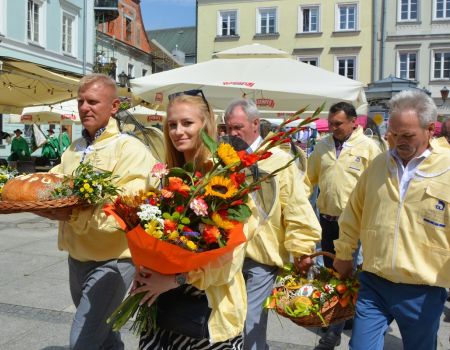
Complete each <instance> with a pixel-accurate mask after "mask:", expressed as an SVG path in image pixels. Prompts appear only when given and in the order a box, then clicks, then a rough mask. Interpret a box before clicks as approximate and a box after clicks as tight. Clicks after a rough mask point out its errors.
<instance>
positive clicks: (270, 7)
mask: <svg viewBox="0 0 450 350" xmlns="http://www.w3.org/2000/svg"><path fill="white" fill-rule="evenodd" d="M372 13H373V1H372V0H354V1H352V0H333V1H330V0H271V1H264V0H253V1H244V0H234V1H233V0H222V1H219V0H198V34H197V61H198V62H202V61H206V60H209V59H211V58H212V55H213V54H214V53H216V52H219V51H222V50H226V49H230V48H233V47H237V46H241V45H247V44H252V43H261V44H265V45H269V46H272V47H274V48H277V49H280V50H283V51H286V52H288V53H290V54H292V55H293V56H294V57H296V58H297V59H299V60H300V61H303V62H306V63H309V64H313V65H316V66H318V67H321V68H323V69H326V70H329V71H332V72H336V73H338V74H341V75H343V76H347V77H349V78H351V79H355V80H358V81H361V82H363V83H366V84H367V83H370V82H371V81H372V80H373V77H374V74H375V72H374V67H373V64H372V56H373V49H374V46H373V39H374V36H373V34H372V33H373V22H372V18H373V15H372Z"/></svg>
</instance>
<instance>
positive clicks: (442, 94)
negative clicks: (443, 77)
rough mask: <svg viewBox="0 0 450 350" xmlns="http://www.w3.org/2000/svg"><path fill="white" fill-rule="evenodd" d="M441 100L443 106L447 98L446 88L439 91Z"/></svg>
mask: <svg viewBox="0 0 450 350" xmlns="http://www.w3.org/2000/svg"><path fill="white" fill-rule="evenodd" d="M440 92H441V98H442V104H445V101H446V100H447V98H448V89H447V86H444V87H443V88H442V89H441V91H440Z"/></svg>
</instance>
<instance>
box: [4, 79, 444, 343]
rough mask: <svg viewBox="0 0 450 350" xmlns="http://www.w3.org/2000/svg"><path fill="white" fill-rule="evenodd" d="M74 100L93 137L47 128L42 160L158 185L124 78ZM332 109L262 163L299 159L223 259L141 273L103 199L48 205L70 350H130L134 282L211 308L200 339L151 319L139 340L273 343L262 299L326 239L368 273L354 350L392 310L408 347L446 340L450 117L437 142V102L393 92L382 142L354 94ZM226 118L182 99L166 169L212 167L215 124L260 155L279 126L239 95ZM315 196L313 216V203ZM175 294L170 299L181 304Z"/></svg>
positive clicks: (89, 84) (153, 293)
mask: <svg viewBox="0 0 450 350" xmlns="http://www.w3.org/2000/svg"><path fill="white" fill-rule="evenodd" d="M195 91H196V92H198V90H195ZM78 101H79V103H78V106H79V114H80V120H81V123H82V125H83V127H84V131H83V135H82V137H81V138H80V139H78V140H75V141H74V143H73V144H72V145H70V141H69V138H68V136H67V133H66V131H65V130H62V133H61V134H60V135H59V137H56V136H55V135H54V130H53V129H50V130H49V135H48V138H47V142H46V143H45V145H44V146H43V151H42V152H43V156H45V157H48V158H49V159H52V158H54V157H62V159H61V164H59V165H58V166H56V167H55V168H53V169H52V170H51V171H52V172H54V173H62V174H70V173H71V172H72V171H73V170H74V168H75V167H76V165H78V164H79V163H80V162H85V161H92V162H93V163H94V166H95V167H97V168H99V169H103V170H109V171H112V172H113V174H114V175H117V178H116V181H117V185H119V186H120V187H121V188H122V190H123V191H124V192H125V193H131V192H132V191H136V190H138V189H144V190H145V189H148V188H149V186H150V185H156V184H154V183H152V182H153V181H154V179H152V178H151V177H150V169H151V168H152V166H153V165H154V163H155V157H154V156H153V155H152V150H151V149H150V148H148V147H147V146H145V145H144V144H143V143H141V142H140V141H139V140H137V139H136V138H133V137H131V136H123V135H121V133H120V130H119V129H118V127H117V123H116V121H115V120H114V118H113V117H114V115H115V114H116V113H117V111H118V109H119V103H120V101H119V99H118V96H117V87H116V84H115V82H113V81H112V80H111V79H109V78H108V77H106V76H104V75H101V74H92V75H88V76H86V77H84V78H82V79H81V81H80V86H79V89H78ZM327 118H328V125H329V134H328V135H326V136H325V135H324V136H322V137H319V135H318V133H317V132H311V133H310V134H309V138H310V139H308V140H307V147H306V150H305V149H302V148H300V147H299V143H298V142H297V140H295V139H293V140H292V142H291V144H287V145H285V146H284V147H279V148H276V149H274V150H273V153H274V154H273V156H272V157H270V158H269V159H267V160H262V161H260V162H259V164H258V167H259V169H260V170H261V171H262V172H271V171H272V170H273V169H275V168H277V167H278V166H279V165H280V164H285V163H286V162H287V161H289V159H292V155H293V154H298V152H300V153H301V155H302V156H303V158H301V157H300V158H299V162H298V163H292V164H291V165H290V166H289V167H287V168H285V169H284V170H282V171H281V172H280V173H278V174H277V175H276V176H275V178H274V179H273V183H272V191H273V192H268V193H270V197H271V198H272V200H273V207H272V208H271V210H270V216H268V217H267V218H265V220H264V221H259V220H258V219H257V218H256V217H252V220H250V221H249V223H247V231H246V233H247V238H248V243H247V244H246V245H242V246H240V247H238V248H236V250H235V251H234V253H233V259H231V260H230V261H229V262H228V263H226V264H223V265H221V266H209V265H207V266H205V267H204V268H202V269H200V270H196V271H190V272H188V273H184V274H178V275H162V274H159V273H157V272H155V271H151V270H148V269H146V268H145V267H137V269H135V267H134V266H133V264H132V261H131V259H130V257H131V256H130V251H129V249H128V247H127V243H126V240H125V238H124V236H123V235H122V234H119V233H118V230H117V229H116V228H115V227H116V225H115V224H114V223H113V222H111V220H113V219H111V218H107V217H106V216H105V214H104V213H103V212H102V208H101V206H99V205H97V206H91V207H80V208H76V209H74V210H73V211H72V210H71V209H70V210H67V211H65V212H64V211H62V212H59V213H58V214H49V213H42V215H43V216H45V217H49V218H51V219H56V220H60V228H59V235H60V236H59V248H60V249H62V250H66V251H67V252H68V254H69V260H68V264H69V279H70V292H71V295H72V298H73V302H74V304H75V306H76V313H75V316H74V321H73V325H72V329H71V333H70V347H71V349H88V348H89V349H104V348H105V349H106V348H108V349H123V342H122V340H121V338H120V333H119V332H115V331H113V330H112V329H111V326H110V325H108V324H107V323H106V319H107V318H108V316H109V315H110V314H111V312H112V311H113V310H114V309H115V308H116V307H117V306H118V305H119V304H120V302H121V301H122V299H123V297H124V296H125V294H126V293H127V290H129V288H130V286H131V284H132V282H133V281H134V282H133V288H132V293H138V292H146V293H147V296H146V298H145V299H144V300H146V301H150V302H152V301H154V300H155V299H156V297H158V296H160V295H161V294H163V293H166V292H169V291H171V292H173V291H178V292H180V293H182V294H183V295H188V296H189V297H190V298H195V300H196V302H199V301H200V302H202V303H203V304H205V305H206V306H205V308H202V310H203V311H200V309H199V311H198V312H204V311H205V310H206V312H208V314H207V315H208V316H207V318H208V327H207V332H206V333H205V334H203V335H202V336H201V337H200V338H194V337H192V336H190V335H187V334H181V333H179V330H178V328H177V327H176V324H175V323H174V324H172V326H169V327H167V326H166V327H165V328H158V327H149V328H148V329H146V330H145V332H143V333H142V334H141V336H140V342H139V346H140V349H167V350H169V349H180V350H181V349H230V350H231V349H246V350H265V349H267V348H268V345H267V339H266V337H267V312H266V311H263V309H262V304H263V302H264V300H265V298H266V297H268V296H269V295H270V292H271V291H272V288H273V284H274V281H275V278H276V276H277V274H278V273H279V271H280V269H281V268H283V266H284V265H285V264H286V263H288V262H290V261H291V260H292V261H293V262H294V264H295V266H296V268H297V269H298V270H299V271H307V269H308V268H309V267H310V265H311V264H312V263H313V261H311V259H310V258H309V255H310V254H312V253H313V252H314V251H315V250H316V249H318V248H320V247H321V249H323V250H325V251H328V252H331V253H335V254H336V259H335V260H334V262H333V261H332V260H329V259H328V258H325V260H324V264H325V266H327V267H330V268H335V269H336V270H337V272H339V273H340V274H341V276H343V277H345V276H349V275H350V274H352V273H353V272H354V271H355V269H357V268H358V269H362V271H363V272H362V273H360V276H361V277H360V278H361V280H360V282H361V289H360V294H359V298H358V301H357V304H356V316H355V319H354V322H353V324H349V325H348V328H353V335H352V337H351V341H350V348H351V349H354V350H367V349H369V350H381V349H382V348H383V344H384V334H385V332H386V329H387V327H388V326H389V324H390V323H391V322H392V321H393V320H395V321H397V323H398V325H399V328H400V331H401V334H402V339H403V344H404V348H405V349H413V348H414V349H415V350H430V349H436V344H437V331H438V327H439V317H440V315H441V313H442V311H443V307H444V302H445V300H446V298H447V291H446V288H450V274H449V272H448V266H449V262H450V260H449V256H450V254H449V252H450V229H449V225H450V222H449V218H450V208H449V206H450V197H449V195H448V194H447V192H448V190H447V187H448V184H449V183H450V167H449V164H450V146H449V145H448V143H447V142H445V140H447V141H448V142H450V120H446V121H444V122H443V123H442V131H441V135H442V136H443V138H439V139H433V133H434V125H435V122H436V119H437V110H436V106H435V105H434V103H433V101H432V100H431V99H430V98H429V97H428V96H427V95H425V94H424V93H422V92H420V91H404V92H401V93H399V94H397V95H395V96H394V97H393V98H392V100H391V103H390V117H389V127H388V131H387V135H386V136H385V137H386V140H385V139H384V138H383V136H382V135H381V134H380V132H379V130H378V127H377V125H376V124H375V123H374V122H373V120H371V119H370V118H368V120H367V125H366V126H365V127H361V126H357V125H356V124H355V122H356V118H357V115H356V111H355V108H354V106H352V105H351V104H349V103H347V102H340V103H337V104H334V105H333V106H331V107H330V109H329V111H328V117H327ZM224 121H225V125H224V128H222V129H218V127H217V125H216V121H215V116H214V113H213V111H212V109H211V106H210V105H209V104H208V102H207V96H206V98H205V96H203V93H202V94H201V95H200V94H198V93H195V94H192V93H189V92H183V93H179V94H177V95H176V96H175V97H173V98H172V99H171V100H170V102H169V105H168V108H167V118H166V119H165V121H164V128H163V131H164V141H165V149H166V163H167V164H168V165H169V167H174V166H175V167H182V166H183V165H185V164H186V163H187V162H190V163H192V164H193V166H194V167H195V169H196V170H203V169H204V167H205V166H206V165H205V164H206V163H207V161H208V159H209V157H211V154H210V153H209V151H208V149H207V148H206V147H205V146H204V145H203V144H202V141H201V137H200V130H202V129H203V130H204V131H205V132H206V134H207V135H209V136H210V137H211V138H216V137H217V134H218V133H219V135H221V134H227V135H231V136H235V137H239V138H240V139H242V140H243V141H245V144H246V147H245V148H246V150H247V152H250V153H251V152H253V151H254V150H255V149H256V148H257V147H258V146H259V145H260V144H261V142H263V140H264V138H265V137H270V135H271V132H273V131H274V128H273V126H272V125H271V124H270V123H268V122H266V121H262V120H261V118H260V114H259V111H258V109H257V107H256V105H255V103H254V102H253V101H251V100H248V99H239V100H235V101H230V105H229V107H228V108H227V110H226V112H225V115H224ZM368 130H370V131H368ZM312 131H314V130H312ZM15 134H16V137H15V138H14V139H12V144H11V156H10V160H24V159H29V158H30V149H29V147H28V144H27V142H26V140H25V139H24V138H23V137H22V136H21V134H22V131H21V130H19V129H17V130H15ZM222 136H223V135H222ZM303 146H304V144H303ZM303 148H305V147H303ZM306 155H308V157H307V156H306ZM302 159H303V160H302ZM317 193H318V196H317V198H316V199H317V200H316V208H317V210H318V211H317V215H316V212H315V211H314V208H313V206H312V205H311V203H310V202H309V200H308V199H309V197H310V196H311V195H312V196H314V194H317ZM266 195H267V193H266ZM255 215H256V214H255ZM261 222H262V224H261ZM176 295H177V294H176V293H175V294H173V296H172V297H171V298H172V299H170V301H172V302H174V303H175V302H176V298H177V297H176ZM156 326H158V324H156ZM344 327H345V323H339V324H335V325H333V326H330V327H329V328H328V329H326V330H325V333H324V335H323V337H322V338H321V339H320V341H319V344H317V346H316V348H315V349H316V350H327V349H334V348H335V347H336V346H338V345H339V344H340V342H341V333H342V330H343V329H344Z"/></svg>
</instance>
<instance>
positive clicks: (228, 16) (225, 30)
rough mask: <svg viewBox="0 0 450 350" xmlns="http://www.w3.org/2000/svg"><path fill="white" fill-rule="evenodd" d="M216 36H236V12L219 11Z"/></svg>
mask: <svg viewBox="0 0 450 350" xmlns="http://www.w3.org/2000/svg"><path fill="white" fill-rule="evenodd" d="M217 24H218V26H217V27H218V28H217V29H218V30H217V35H218V36H231V35H237V11H219V17H218V23H217Z"/></svg>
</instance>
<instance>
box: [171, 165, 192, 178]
mask: <svg viewBox="0 0 450 350" xmlns="http://www.w3.org/2000/svg"><path fill="white" fill-rule="evenodd" d="M186 174H188V172H187V171H186V170H185V169H183V168H177V167H174V168H171V169H170V170H169V174H168V176H175V177H183V176H184V175H186Z"/></svg>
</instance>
